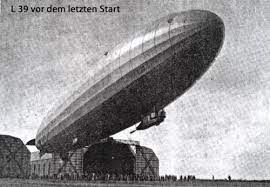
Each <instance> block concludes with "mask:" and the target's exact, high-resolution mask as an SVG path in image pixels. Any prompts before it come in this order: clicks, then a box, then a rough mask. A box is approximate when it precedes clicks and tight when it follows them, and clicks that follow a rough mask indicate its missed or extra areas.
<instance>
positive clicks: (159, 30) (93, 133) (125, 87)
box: [35, 10, 224, 152]
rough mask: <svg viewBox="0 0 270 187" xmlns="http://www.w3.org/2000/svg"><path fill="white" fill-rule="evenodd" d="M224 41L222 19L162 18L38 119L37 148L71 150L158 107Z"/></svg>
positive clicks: (195, 13)
mask: <svg viewBox="0 0 270 187" xmlns="http://www.w3.org/2000/svg"><path fill="white" fill-rule="evenodd" d="M223 38H224V24H223V22H222V20H221V19H220V18H219V17H218V16H217V15H215V14H213V13H211V12H209V11H202V10H191V11H186V12H181V13H174V14H171V15H169V16H167V17H163V18H161V19H159V20H157V21H156V22H154V23H153V24H151V25H150V26H149V27H148V28H146V29H145V30H144V31H143V32H141V33H139V34H138V35H136V36H135V37H133V38H132V39H130V40H128V41H127V42H124V43H122V44H120V45H119V46H117V47H116V48H115V49H113V50H112V51H109V52H108V54H106V55H104V57H103V58H101V60H100V61H99V62H98V64H97V66H100V68H98V70H97V73H96V74H95V75H94V76H93V77H92V78H91V79H89V80H88V81H87V82H86V83H85V84H83V85H82V86H81V87H80V89H79V90H76V92H74V93H73V94H72V95H71V96H70V97H69V98H68V99H67V100H66V101H65V103H63V104H62V105H59V106H57V108H55V109H53V110H52V112H51V113H50V114H49V115H48V116H47V117H46V118H45V119H44V120H43V122H42V124H41V126H40V128H39V130H38V133H37V136H36V141H35V143H36V146H37V148H38V149H40V150H41V151H43V152H57V151H67V150H71V149H76V148H79V147H83V146H86V145H90V144H92V143H95V142H97V141H99V140H101V139H103V138H106V137H108V136H110V135H113V134H115V133H117V132H119V131H121V130H123V129H126V128H128V127H130V126H132V125H134V124H136V123H137V122H140V120H141V116H144V115H147V114H149V113H150V112H151V110H152V109H153V107H155V108H156V109H157V110H161V109H163V108H164V107H165V106H167V105H168V104H169V103H171V102H172V101H174V100H175V99H177V98H178V97H179V96H181V95H182V94H183V93H184V92H185V91H186V90H187V89H188V88H190V87H191V86H192V84H194V83H195V81H196V80H197V79H198V78H200V76H201V75H202V74H203V73H204V72H205V71H206V70H207V69H208V68H209V66H210V65H211V63H212V62H213V61H214V59H215V57H216V55H217V54H218V52H219V50H220V48H221V46H222V43H223Z"/></svg>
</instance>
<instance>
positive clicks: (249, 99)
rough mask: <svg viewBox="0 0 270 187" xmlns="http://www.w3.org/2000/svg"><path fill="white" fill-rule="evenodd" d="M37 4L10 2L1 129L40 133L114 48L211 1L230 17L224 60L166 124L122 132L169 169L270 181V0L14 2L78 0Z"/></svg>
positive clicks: (173, 108) (0, 65)
mask: <svg viewBox="0 0 270 187" xmlns="http://www.w3.org/2000/svg"><path fill="white" fill-rule="evenodd" d="M36 2H39V4H37V3H36ZM36 2H35V1H20V3H19V1H18V2H17V1H12V0H10V1H8V3H7V1H6V0H2V9H1V10H2V11H1V15H0V134H9V135H13V136H16V137H19V138H21V139H22V140H23V141H24V142H26V141H27V140H29V139H32V138H33V137H35V134H36V132H37V128H38V127H39V125H40V123H41V121H42V119H43V118H44V116H46V115H47V113H48V111H49V110H50V109H51V108H52V107H53V106H54V105H56V104H57V103H61V101H63V100H64V99H65V98H66V97H67V96H68V95H69V94H70V93H71V92H72V91H73V90H76V88H78V87H79V86H80V84H82V83H83V82H84V81H85V80H87V78H88V77H90V76H92V75H93V73H94V71H95V67H96V66H97V64H96V62H97V60H98V59H99V57H100V56H102V55H103V54H104V52H105V51H108V50H110V49H112V48H113V47H114V46H115V45H117V44H118V43H120V42H121V41H122V40H124V39H126V38H128V37H130V36H131V35H133V34H134V32H136V31H137V30H139V29H141V28H143V27H144V26H145V25H147V24H148V23H150V22H151V21H153V20H156V19H158V18H160V17H163V16H165V15H168V14H169V13H172V12H179V11H183V10H188V9H205V10H210V11H212V12H214V13H216V14H218V15H219V16H220V17H221V18H222V19H223V21H224V23H225V29H226V31H225V42H224V45H223V48H222V50H221V52H220V54H219V56H218V57H217V59H216V62H215V63H214V64H213V66H212V67H211V68H210V69H209V71H208V72H206V74H205V75H204V76H203V77H202V78H201V79H200V80H199V81H198V82H197V84H195V85H194V86H193V87H192V88H191V89H190V90H189V91H188V92H186V93H185V94H184V95H183V96H182V97H181V98H179V99H177V100H176V101H175V102H173V103H172V104H170V105H169V106H168V107H167V108H166V111H167V118H166V120H165V122H164V123H162V124H161V125H160V126H158V127H153V128H150V129H148V130H145V131H139V132H136V133H134V134H132V135H130V134H129V132H130V129H127V130H125V131H123V132H120V133H118V134H117V135H115V137H117V138H125V139H133V140H139V141H140V142H141V144H142V145H145V146H148V147H151V148H153V150H154V151H155V152H156V154H157V155H158V157H159V159H160V174H164V173H167V174H177V175H180V174H182V175H187V174H193V175H196V176H197V177H201V178H211V176H212V175H215V177H216V178H225V177H227V176H228V175H229V174H230V175H231V176H232V177H233V178H245V179H270V169H269V168H270V143H269V142H270V62H269V60H270V58H269V51H270V44H269V40H270V36H269V33H270V32H269V29H270V25H269V23H270V22H269V3H268V6H267V0H261V1H259V0H257V1H256V0H255V1H254V0H242V1H240V0H223V1H222V0H201V1H194V0H174V1H173V0H171V1H165V0H163V1H161V0H160V1H158V0H155V1H153V0H140V1H137V0H136V1H135V0H134V1H132V0H125V1H124V0H123V1H113V4H112V1H110V0H103V1H101V0H100V1H85V3H87V4H85V5H87V6H91V5H100V4H107V5H110V4H111V5H118V6H120V7H121V13H116V14H97V13H96V14H94V13H92V14H86V13H76V14H75V13H74V14H67V13H52V14H48V13H36V14H35V13H29V12H27V13H11V12H10V6H11V5H14V6H19V5H21V4H28V5H31V6H48V5H50V4H53V5H55V6H64V5H67V4H68V1H64V0H58V1H57V0H55V1H52V0H51V1H49V0H48V1H46V2H43V1H36ZM83 2H84V1H76V4H75V3H71V4H72V5H74V6H75V5H83ZM69 4H70V1H69Z"/></svg>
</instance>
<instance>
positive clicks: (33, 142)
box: [26, 139, 36, 145]
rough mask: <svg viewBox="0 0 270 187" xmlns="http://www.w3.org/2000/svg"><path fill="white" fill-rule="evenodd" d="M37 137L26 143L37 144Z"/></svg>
mask: <svg viewBox="0 0 270 187" xmlns="http://www.w3.org/2000/svg"><path fill="white" fill-rule="evenodd" d="M35 142H36V139H32V140H29V141H28V142H27V143H26V145H36V143H35Z"/></svg>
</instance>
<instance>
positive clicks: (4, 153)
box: [0, 135, 30, 178]
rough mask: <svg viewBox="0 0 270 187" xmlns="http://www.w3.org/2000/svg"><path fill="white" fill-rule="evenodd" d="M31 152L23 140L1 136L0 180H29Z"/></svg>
mask: <svg viewBox="0 0 270 187" xmlns="http://www.w3.org/2000/svg"><path fill="white" fill-rule="evenodd" d="M29 174H30V151H29V150H28V149H27V147H26V146H25V145H24V143H23V142H22V140H21V139H19V138H16V137H13V136H9V135H0V178H3V177H8V178H28V177H29Z"/></svg>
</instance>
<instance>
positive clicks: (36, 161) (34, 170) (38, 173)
mask: <svg viewBox="0 0 270 187" xmlns="http://www.w3.org/2000/svg"><path fill="white" fill-rule="evenodd" d="M51 175H52V154H48V153H46V154H44V155H42V156H40V155H39V152H38V151H37V152H32V153H31V177H32V178H37V177H42V178H48V177H51Z"/></svg>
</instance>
